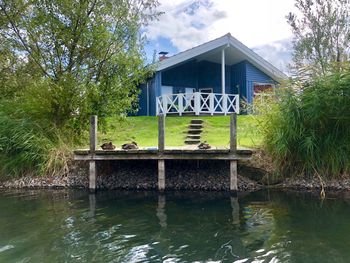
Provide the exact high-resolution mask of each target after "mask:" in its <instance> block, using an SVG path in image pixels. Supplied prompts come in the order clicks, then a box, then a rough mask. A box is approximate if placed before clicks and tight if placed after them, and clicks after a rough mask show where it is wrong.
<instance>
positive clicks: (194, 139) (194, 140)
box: [185, 119, 203, 145]
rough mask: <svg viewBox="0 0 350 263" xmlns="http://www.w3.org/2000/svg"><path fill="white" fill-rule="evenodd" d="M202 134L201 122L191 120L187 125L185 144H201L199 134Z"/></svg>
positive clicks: (199, 120)
mask: <svg viewBox="0 0 350 263" xmlns="http://www.w3.org/2000/svg"><path fill="white" fill-rule="evenodd" d="M202 132H203V120H201V119H192V120H191V121H190V124H189V125H188V130H187V136H186V139H185V144H187V145H190V144H199V143H200V142H201V133H202Z"/></svg>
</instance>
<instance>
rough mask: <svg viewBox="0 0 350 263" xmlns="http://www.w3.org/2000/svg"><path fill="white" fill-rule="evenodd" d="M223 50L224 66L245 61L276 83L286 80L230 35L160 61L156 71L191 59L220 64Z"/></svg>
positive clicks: (273, 67) (275, 69) (280, 72)
mask: <svg viewBox="0 0 350 263" xmlns="http://www.w3.org/2000/svg"><path fill="white" fill-rule="evenodd" d="M223 48H225V54H226V55H225V57H226V58H225V61H226V65H233V64H236V63H238V62H240V61H243V60H247V61H249V62H250V63H251V64H253V65H254V66H255V67H257V68H258V69H260V70H261V71H262V72H264V73H265V74H267V75H268V76H269V77H271V78H272V79H274V80H276V81H279V80H281V79H286V78H287V75H286V74H284V73H283V72H282V71H280V70H279V69H277V68H276V67H275V66H273V65H272V64H271V63H269V62H267V61H266V60H265V59H263V58H262V57H260V56H259V55H258V54H256V53H255V52H254V51H252V50H251V49H249V48H248V47H247V46H245V45H244V44H242V43H241V42H240V41H238V40H237V39H236V38H234V37H233V36H231V34H230V33H228V34H226V35H224V36H222V37H219V38H217V39H214V40H212V41H209V42H206V43H204V44H202V45H199V46H196V47H194V48H191V49H188V50H186V51H183V52H180V53H178V54H176V55H174V56H172V57H169V58H167V59H164V60H162V61H160V62H159V64H158V66H157V71H162V70H164V69H168V68H171V67H174V66H176V65H178V64H181V63H184V62H186V61H188V60H191V59H196V60H197V61H202V60H206V61H211V62H215V63H220V62H221V50H222V49H223Z"/></svg>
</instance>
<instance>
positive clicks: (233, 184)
mask: <svg viewBox="0 0 350 263" xmlns="http://www.w3.org/2000/svg"><path fill="white" fill-rule="evenodd" d="M237 176H238V173H237V161H236V160H230V191H232V192H237V190H238V185H237Z"/></svg>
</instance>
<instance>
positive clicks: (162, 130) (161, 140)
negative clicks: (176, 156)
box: [158, 114, 165, 152]
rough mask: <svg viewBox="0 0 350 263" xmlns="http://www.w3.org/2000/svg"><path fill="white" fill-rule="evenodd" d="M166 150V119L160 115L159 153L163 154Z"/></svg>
mask: <svg viewBox="0 0 350 263" xmlns="http://www.w3.org/2000/svg"><path fill="white" fill-rule="evenodd" d="M164 149H165V117H164V115H163V114H160V115H158V151H160V152H163V151H164Z"/></svg>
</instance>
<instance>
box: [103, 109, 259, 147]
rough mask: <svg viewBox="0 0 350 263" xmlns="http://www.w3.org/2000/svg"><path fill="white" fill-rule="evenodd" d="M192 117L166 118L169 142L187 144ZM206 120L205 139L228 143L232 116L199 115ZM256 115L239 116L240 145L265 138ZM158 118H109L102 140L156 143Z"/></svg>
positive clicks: (225, 144) (255, 144)
mask: <svg viewBox="0 0 350 263" xmlns="http://www.w3.org/2000/svg"><path fill="white" fill-rule="evenodd" d="M192 118H193V116H192V117H167V118H166V124H165V127H166V133H165V135H166V146H182V145H184V139H185V133H184V131H186V130H187V126H188V124H189V123H190V120H191V119H192ZM200 118H201V119H203V120H204V132H203V134H202V141H204V140H206V141H207V142H209V143H210V144H211V145H213V146H228V145H229V123H230V119H229V116H215V117H211V116H200ZM256 118H257V117H256V116H246V115H240V116H238V120H237V126H238V132H237V137H238V145H239V146H243V147H256V146H259V144H260V143H261V141H262V138H261V136H260V134H259V132H258V129H257V119H256ZM157 133H158V132H157V118H156V117H128V118H126V120H125V121H123V122H121V123H120V122H119V121H118V120H116V119H109V120H108V129H107V132H106V133H105V134H101V133H100V135H99V141H100V142H106V141H112V142H113V143H114V144H115V145H117V146H120V145H121V144H123V143H125V142H130V141H132V140H134V141H136V142H137V143H138V144H139V145H140V146H141V147H145V146H156V145H157Z"/></svg>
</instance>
